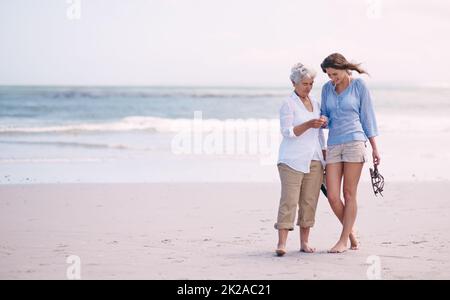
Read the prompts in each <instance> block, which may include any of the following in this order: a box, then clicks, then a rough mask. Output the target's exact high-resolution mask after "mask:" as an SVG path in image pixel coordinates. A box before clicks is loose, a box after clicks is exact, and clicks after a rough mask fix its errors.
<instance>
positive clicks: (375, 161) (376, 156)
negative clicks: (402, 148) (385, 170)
mask: <svg viewBox="0 0 450 300" xmlns="http://www.w3.org/2000/svg"><path fill="white" fill-rule="evenodd" d="M372 158H373V164H374V165H379V164H380V161H381V157H380V154H379V153H378V150H373V151H372Z"/></svg>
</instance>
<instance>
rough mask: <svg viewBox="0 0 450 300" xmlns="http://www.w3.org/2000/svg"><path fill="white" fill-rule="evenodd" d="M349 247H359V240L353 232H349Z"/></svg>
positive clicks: (355, 248) (354, 248)
mask: <svg viewBox="0 0 450 300" xmlns="http://www.w3.org/2000/svg"><path fill="white" fill-rule="evenodd" d="M350 249H351V250H358V249H359V242H358V240H357V239H356V235H355V233H354V232H352V233H350Z"/></svg>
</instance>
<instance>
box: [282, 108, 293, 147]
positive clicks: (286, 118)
mask: <svg viewBox="0 0 450 300" xmlns="http://www.w3.org/2000/svg"><path fill="white" fill-rule="evenodd" d="M293 123H294V111H293V110H292V108H291V106H290V105H289V103H288V102H287V101H285V102H284V103H283V105H282V106H281V109H280V130H281V134H282V135H283V136H284V137H287V138H294V137H295V134H294V124H293Z"/></svg>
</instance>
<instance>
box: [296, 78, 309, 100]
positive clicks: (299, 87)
mask: <svg viewBox="0 0 450 300" xmlns="http://www.w3.org/2000/svg"><path fill="white" fill-rule="evenodd" d="M313 85H314V79H312V78H309V77H305V78H303V79H302V80H301V81H300V82H299V83H297V84H294V87H295V91H296V92H297V93H298V94H299V95H301V96H302V97H306V96H308V95H309V92H311V90H312V88H313Z"/></svg>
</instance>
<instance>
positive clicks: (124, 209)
mask: <svg viewBox="0 0 450 300" xmlns="http://www.w3.org/2000/svg"><path fill="white" fill-rule="evenodd" d="M449 186H450V185H449V182H448V181H442V182H415V183H391V184H389V183H387V184H386V186H385V197H384V198H381V197H378V198H376V197H375V196H374V195H373V193H372V191H371V189H370V186H369V185H368V184H367V183H361V184H360V188H359V200H358V201H359V212H358V220H357V229H358V235H359V236H360V241H361V249H360V250H358V251H347V252H346V253H343V254H328V253H326V251H327V250H328V249H329V247H331V246H333V245H334V243H335V242H336V240H337V238H338V235H339V231H340V224H339V223H338V221H337V219H336V217H335V216H334V215H333V214H332V212H331V209H330V208H329V205H328V203H327V201H326V199H325V198H324V197H323V196H322V195H321V198H320V201H319V207H318V212H317V218H316V226H315V227H314V229H313V230H312V232H311V238H310V241H311V244H312V245H313V246H314V247H316V248H317V249H318V252H317V253H315V254H305V253H300V252H298V249H299V246H298V244H299V237H298V229H296V230H295V231H294V232H293V233H291V234H290V236H289V241H288V251H289V252H288V254H287V255H286V256H285V257H282V258H279V257H275V256H274V252H273V250H274V249H275V245H276V238H277V235H276V231H275V230H274V229H273V223H274V222H275V218H276V214H277V207H278V201H279V193H280V191H279V189H280V187H279V184H266V183H260V184H259V183H214V184H206V183H205V184H202V183H192V184H189V183H185V184H49V185H43V184H40V185H4V186H0V279H66V270H67V268H68V267H69V266H70V264H68V263H67V262H66V259H67V257H68V256H70V255H77V256H79V257H80V259H81V278H82V279H367V278H368V276H367V271H368V270H374V268H376V267H377V263H375V264H373V265H371V264H372V262H377V259H379V261H378V262H379V266H380V273H379V274H380V275H381V278H383V279H450V252H449V247H450V221H449V220H450V202H449V197H448V195H447V188H448V187H449ZM372 255H375V259H374V260H372V259H373V257H371V256H372Z"/></svg>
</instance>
